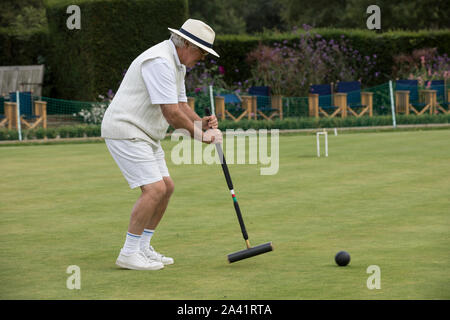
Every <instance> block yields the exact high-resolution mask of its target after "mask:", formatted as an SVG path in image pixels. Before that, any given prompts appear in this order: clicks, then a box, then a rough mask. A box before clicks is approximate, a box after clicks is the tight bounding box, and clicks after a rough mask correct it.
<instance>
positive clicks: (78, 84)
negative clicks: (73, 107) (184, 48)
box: [46, 0, 188, 101]
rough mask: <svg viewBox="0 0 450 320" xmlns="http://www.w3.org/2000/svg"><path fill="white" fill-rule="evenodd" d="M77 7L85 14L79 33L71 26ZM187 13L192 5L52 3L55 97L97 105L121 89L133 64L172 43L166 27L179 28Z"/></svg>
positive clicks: (178, 1)
mask: <svg viewBox="0 0 450 320" xmlns="http://www.w3.org/2000/svg"><path fill="white" fill-rule="evenodd" d="M73 4H75V5H78V6H79V7H80V10H81V29H80V30H76V29H75V30H69V29H68V28H67V26H66V20H67V18H68V17H69V15H68V14H67V13H66V9H67V6H68V5H73ZM187 10H188V3H187V0H109V1H107V0H99V1H92V0H91V1H87V0H84V1H80V0H76V1H73V0H70V1H47V3H46V11H47V19H48V22H49V41H50V43H51V44H52V45H51V52H50V56H49V63H50V64H51V67H52V70H53V82H54V83H56V84H57V90H55V91H54V92H53V97H57V98H62V99H71V100H87V101H96V100H97V98H98V94H105V93H106V92H107V91H108V90H109V89H113V90H116V89H117V88H118V86H119V83H120V81H121V80H122V78H123V72H124V70H125V69H126V68H128V66H129V64H130V63H131V62H132V61H133V59H134V58H135V57H137V56H138V55H139V54H140V53H141V52H143V51H145V50H146V49H148V48H149V47H151V46H153V45H154V44H156V43H158V42H160V41H162V40H164V39H168V38H169V34H170V33H169V31H168V30H167V27H174V28H179V27H180V26H181V25H182V24H183V22H184V21H185V20H186V18H187Z"/></svg>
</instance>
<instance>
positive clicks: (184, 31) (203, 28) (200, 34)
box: [168, 19, 220, 57]
mask: <svg viewBox="0 0 450 320" xmlns="http://www.w3.org/2000/svg"><path fill="white" fill-rule="evenodd" d="M168 29H169V30H170V31H172V32H173V33H175V34H177V35H179V36H180V37H182V38H184V39H186V40H188V41H189V42H192V43H193V44H195V45H196V46H198V47H200V48H202V49H203V50H205V51H206V52H209V53H211V54H213V55H215V56H216V57H220V56H219V55H218V54H217V52H215V51H214V50H213V43H214V37H215V35H216V34H215V32H214V30H213V29H211V27H210V26H208V25H207V24H206V23H204V22H202V21H200V20H195V19H188V20H186V22H185V23H184V24H183V25H182V26H181V28H180V30H175V29H172V28H168Z"/></svg>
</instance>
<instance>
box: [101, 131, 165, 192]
mask: <svg viewBox="0 0 450 320" xmlns="http://www.w3.org/2000/svg"><path fill="white" fill-rule="evenodd" d="M105 142H106V146H107V147H108V150H109V152H110V153H111V155H112V157H113V158H114V160H115V161H116V163H117V165H118V166H119V168H120V170H121V171H122V174H123V176H124V177H125V179H126V180H127V181H128V184H129V185H130V188H131V189H134V188H137V187H140V186H143V185H146V184H150V183H154V182H157V181H160V180H162V179H163V177H168V176H169V170H168V169H167V165H166V160H165V159H164V150H163V149H162V148H161V146H160V145H159V146H155V145H153V144H151V143H149V142H147V141H143V140H138V139H133V140H115V139H105Z"/></svg>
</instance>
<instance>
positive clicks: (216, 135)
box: [202, 129, 222, 144]
mask: <svg viewBox="0 0 450 320" xmlns="http://www.w3.org/2000/svg"><path fill="white" fill-rule="evenodd" d="M202 139H203V142H204V143H208V144H210V143H214V144H216V143H222V132H221V131H220V130H219V129H208V130H206V131H205V132H203V137H202Z"/></svg>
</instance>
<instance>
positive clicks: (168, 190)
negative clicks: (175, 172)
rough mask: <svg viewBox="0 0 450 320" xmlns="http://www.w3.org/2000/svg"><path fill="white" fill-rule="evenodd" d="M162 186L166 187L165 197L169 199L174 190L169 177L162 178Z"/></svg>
mask: <svg viewBox="0 0 450 320" xmlns="http://www.w3.org/2000/svg"><path fill="white" fill-rule="evenodd" d="M164 184H165V185H166V197H170V196H171V195H172V193H173V191H174V190H175V184H174V182H173V180H172V178H170V177H164Z"/></svg>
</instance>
